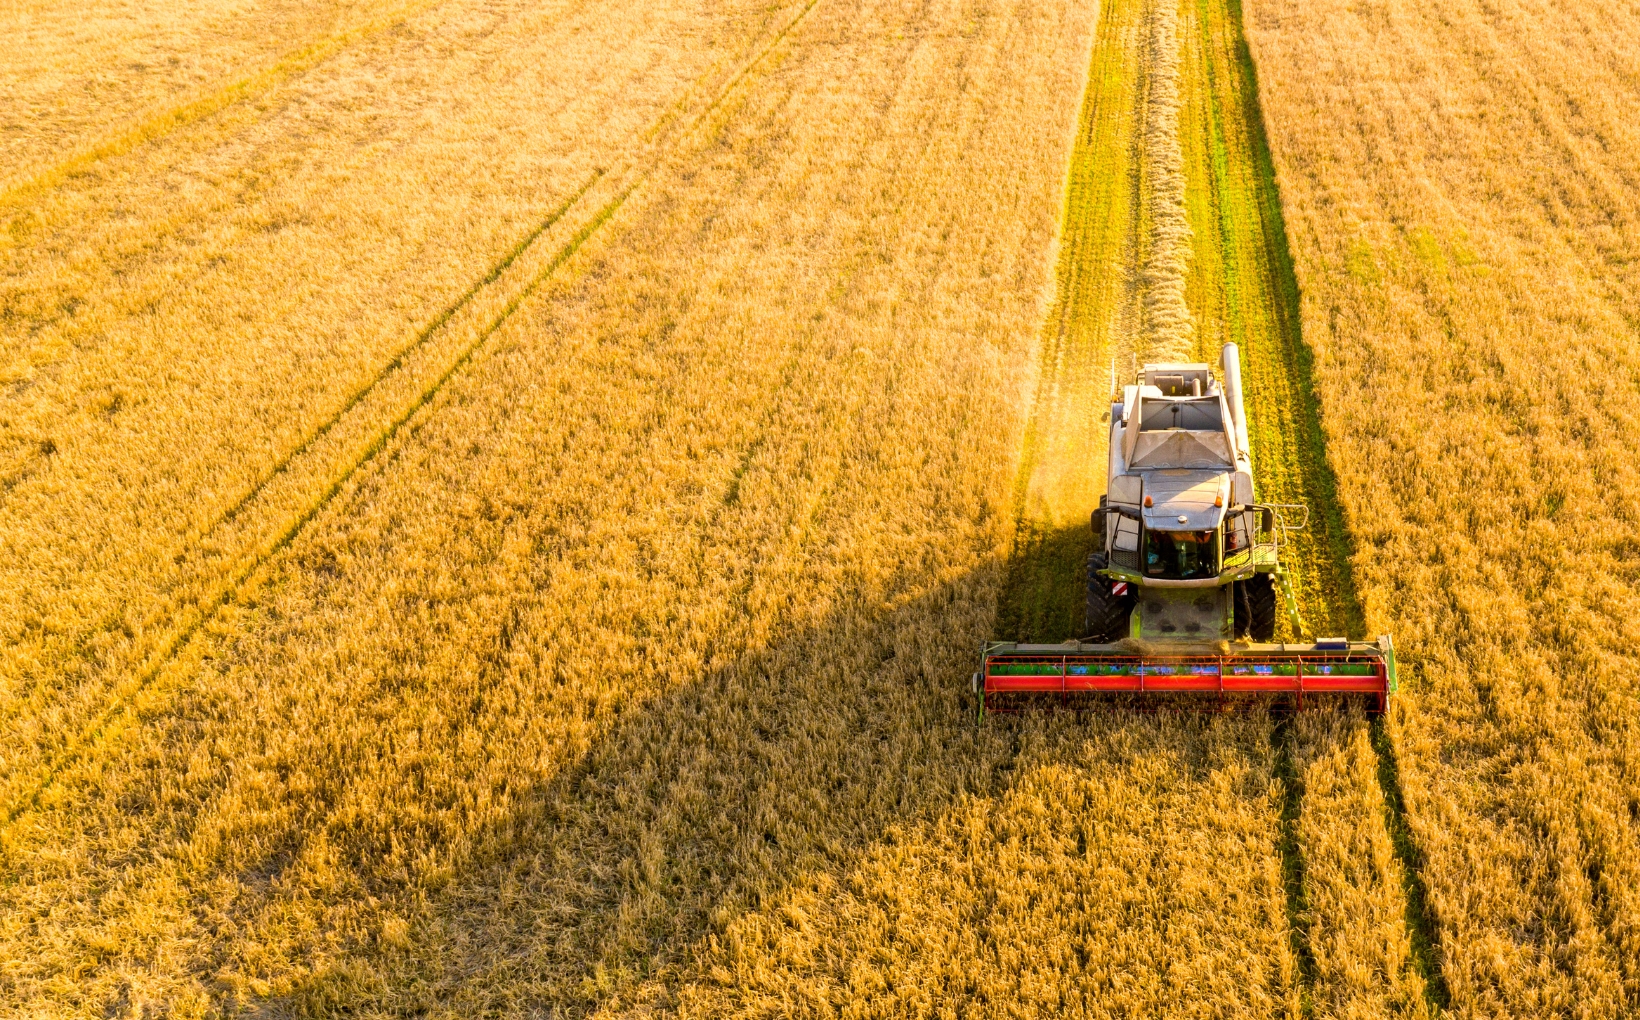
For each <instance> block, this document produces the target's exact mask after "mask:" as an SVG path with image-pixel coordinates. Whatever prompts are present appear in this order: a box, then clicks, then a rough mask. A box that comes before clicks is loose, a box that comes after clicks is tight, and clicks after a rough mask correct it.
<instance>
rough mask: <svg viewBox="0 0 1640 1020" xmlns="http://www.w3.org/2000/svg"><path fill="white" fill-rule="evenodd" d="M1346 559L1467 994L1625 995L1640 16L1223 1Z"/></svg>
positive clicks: (1451, 970)
mask: <svg viewBox="0 0 1640 1020" xmlns="http://www.w3.org/2000/svg"><path fill="white" fill-rule="evenodd" d="M1249 22H1250V23H1249V26H1248V29H1249V36H1250V38H1251V41H1252V43H1253V51H1254V54H1255V55H1256V57H1257V60H1258V66H1259V71H1260V76H1261V89H1262V95H1263V97H1264V102H1265V109H1266V111H1267V113H1268V115H1269V124H1270V126H1271V131H1272V138H1271V143H1272V149H1273V152H1274V156H1275V165H1276V167H1277V170H1278V173H1279V176H1280V181H1281V194H1282V199H1283V204H1284V207H1285V209H1286V213H1287V222H1288V224H1289V226H1290V228H1291V230H1292V237H1293V242H1294V255H1295V262H1296V265H1297V271H1298V278H1299V282H1300V283H1301V284H1302V285H1303V294H1304V300H1303V316H1304V331H1305V336H1306V339H1308V340H1309V341H1310V343H1311V344H1312V345H1313V346H1314V347H1315V349H1316V352H1317V357H1316V368H1315V378H1316V389H1317V392H1318V394H1319V396H1320V400H1321V409H1322V411H1323V414H1324V416H1323V419H1322V421H1323V422H1324V425H1325V434H1326V439H1327V444H1328V453H1329V457H1330V458H1331V460H1332V462H1333V464H1334V465H1335V467H1336V469H1337V476H1338V487H1339V495H1340V501H1341V504H1342V506H1343V508H1344V512H1345V515H1346V518H1347V520H1348V522H1349V524H1350V527H1351V534H1352V535H1353V536H1354V537H1355V540H1356V543H1357V549H1356V555H1355V558H1354V568H1355V571H1356V574H1357V577H1358V585H1359V590H1360V593H1361V597H1362V600H1363V602H1364V606H1365V610H1366V617H1367V619H1368V620H1369V621H1370V622H1372V623H1373V624H1374V630H1378V629H1383V630H1389V631H1392V632H1394V633H1395V635H1396V638H1397V643H1398V644H1399V645H1400V646H1401V647H1402V648H1404V649H1405V650H1406V653H1407V660H1408V662H1409V664H1410V668H1408V669H1406V670H1404V671H1403V674H1402V675H1403V677H1404V678H1405V679H1406V686H1405V690H1404V692H1403V696H1402V698H1401V699H1400V701H1399V704H1400V705H1401V706H1402V707H1403V710H1402V711H1400V712H1398V713H1397V714H1396V716H1395V719H1394V725H1393V727H1392V729H1391V734H1392V736H1393V738H1394V742H1395V744H1396V745H1397V747H1398V758H1399V764H1400V776H1401V784H1402V787H1403V788H1404V790H1405V793H1406V804H1407V809H1408V812H1409V822H1410V827H1411V830H1412V833H1413V836H1414V842H1415V844H1416V846H1417V848H1418V850H1419V851H1420V853H1421V858H1422V861H1421V863H1422V873H1423V878H1424V880H1425V882H1426V884H1427V886H1428V889H1429V904H1430V908H1431V910H1430V912H1431V915H1432V918H1433V921H1434V925H1435V931H1436V932H1437V933H1438V937H1439V948H1440V953H1439V963H1440V969H1441V973H1442V976H1443V977H1444V979H1445V984H1446V986H1447V987H1448V988H1449V989H1450V995H1451V1002H1452V1006H1453V1008H1454V1011H1455V1012H1457V1013H1458V1014H1459V1015H1464V1016H1522V1017H1524V1016H1532V1017H1561V1016H1564V1017H1572V1016H1577V1017H1620V1016H1632V1015H1634V1014H1635V1013H1636V1011H1637V1010H1640V892H1637V890H1640V709H1637V704H1636V695H1637V686H1636V684H1635V681H1634V676H1635V667H1636V657H1635V654H1634V649H1635V648H1636V638H1637V637H1640V634H1637V632H1636V629H1635V624H1634V621H1635V620H1636V619H1640V615H1637V610H1640V597H1637V595H1636V587H1635V585H1636V582H1637V581H1640V577H1637V575H1636V572H1635V570H1634V565H1633V557H1632V550H1633V549H1634V548H1636V547H1637V545H1640V516H1637V514H1636V511H1635V502H1634V498H1633V493H1634V492H1635V490H1636V486H1637V483H1640V477H1637V475H1640V470H1637V466H1636V465H1637V463H1640V440H1637V438H1636V437H1637V436H1640V430H1637V428H1636V425H1637V420H1640V416H1637V415H1636V413H1635V393H1636V376H1637V369H1640V363H1637V361H1636V355H1635V350H1636V346H1635V340H1636V325H1635V319H1634V313H1633V309H1634V308H1635V307H1636V306H1637V298H1640V171H1637V170H1636V167H1637V165H1640V164H1637V162H1636V160H1635V154H1636V153H1640V122H1637V121H1636V119H1635V118H1634V116H1633V111H1634V108H1635V103H1636V100H1637V98H1640V96H1637V89H1636V84H1635V83H1636V80H1637V77H1636V76H1637V66H1636V63H1635V54H1636V53H1637V52H1640V20H1637V19H1636V18H1635V17H1634V11H1633V9H1632V6H1631V5H1629V4H1624V3H1603V2H1596V3H1590V4H1555V3H1529V2H1516V0H1505V2H1502V3H1482V2H1469V0H1441V2H1437V3H1426V4H1412V3H1401V2H1396V0H1373V2H1369V3H1344V2H1341V0H1340V2H1322V3H1309V2H1304V3H1297V2H1286V0H1258V2H1256V3H1252V4H1251V5H1250V12H1249Z"/></svg>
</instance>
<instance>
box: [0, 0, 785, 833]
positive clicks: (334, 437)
mask: <svg viewBox="0 0 1640 1020" xmlns="http://www.w3.org/2000/svg"><path fill="white" fill-rule="evenodd" d="M742 14H743V12H740V11H737V10H735V9H733V8H727V9H724V8H719V7H718V6H716V5H697V6H694V7H688V6H683V7H679V8H666V9H659V8H654V7H652V6H647V5H645V6H629V7H627V8H609V7H597V8H596V9H594V8H592V7H590V6H587V5H582V6H580V7H571V8H567V9H566V8H560V9H558V10H553V11H546V12H539V13H537V12H535V11H532V10H530V9H527V8H520V9H519V10H517V11H513V12H510V13H509V11H508V9H507V8H504V7H503V8H500V9H491V8H489V7H487V6H486V5H476V6H474V7H471V8H464V7H462V6H460V5H453V6H450V5H447V6H445V7H441V8H440V9H439V10H438V12H436V15H429V16H428V17H427V20H425V21H423V22H412V23H411V25H410V26H408V27H407V28H406V30H405V31H403V32H400V33H396V34H390V35H388V36H384V37H381V38H379V39H377V40H375V41H373V42H371V43H369V44H367V45H361V46H359V47H356V48H354V49H352V50H349V51H347V52H346V53H344V54H342V55H341V56H339V57H337V58H336V59H334V60H333V61H331V62H330V63H328V64H326V65H325V66H324V67H323V68H321V69H320V70H319V71H316V72H315V73H314V74H312V75H308V76H306V77H303V78H302V79H301V80H300V81H298V82H295V83H293V84H291V85H290V86H288V87H287V88H286V89H285V90H284V91H281V92H278V93H277V94H276V96H275V100H276V105H275V106H274V107H273V108H272V109H271V110H268V111H260V110H256V109H253V108H251V107H235V108H233V109H231V110H229V111H227V112H226V113H225V114H224V115H223V116H222V117H220V118H214V119H211V120H209V121H207V122H205V123H204V124H202V126H201V128H200V131H199V132H197V133H183V134H182V135H179V136H173V137H171V138H169V139H167V142H166V144H165V145H163V146H153V147H147V148H143V149H141V150H139V151H137V152H134V153H132V154H131V155H130V156H129V157H127V158H126V159H123V160H110V161H108V162H107V163H106V164H105V165H104V167H103V169H102V171H101V173H100V175H99V176H97V177H94V178H90V179H88V180H87V181H85V182H83V183H80V184H76V185H74V186H71V187H65V188H62V189H59V190H57V191H55V192H53V193H52V194H51V195H50V197H49V199H48V200H46V201H45V202H44V203H43V204H42V205H39V206H37V207H35V208H34V209H33V215H34V216H35V219H34V220H33V221H31V222H34V223H36V225H37V226H39V231H38V232H37V233H35V234H33V235H30V236H31V238H32V239H31V240H30V241H29V243H28V244H23V245H18V246H16V247H14V248H13V249H11V250H9V251H7V253H6V261H5V268H6V275H5V282H4V284H3V291H0V300H3V301H4V302H5V307H6V312H7V315H6V319H5V322H6V323H7V325H6V327H5V333H4V337H3V345H4V349H5V352H6V356H9V357H11V358H12V359H14V364H15V365H16V366H17V368H16V372H17V375H16V377H15V379H14V384H13V386H12V387H11V388H10V389H9V390H8V391H7V392H6V394H5V397H4V402H3V411H0V414H3V416H4V417H3V418H0V422H3V445H4V447H5V450H6V456H8V457H9V459H8V460H7V462H6V466H5V470H6V471H7V472H8V474H7V475H6V477H5V481H4V483H3V489H4V492H3V496H0V501H3V502H0V527H3V528H4V535H5V542H6V545H7V548H8V550H9V554H8V556H7V557H6V561H5V563H4V565H3V567H0V634H3V636H4V641H5V643H6V645H7V648H8V651H9V654H8V655H7V657H6V660H5V663H4V667H3V669H0V684H3V685H4V686H3V690H0V713H3V717H4V719H5V730H4V732H5V733H6V734H7V739H6V741H5V745H6V746H5V749H4V751H3V752H0V755H3V756H4V758H3V760H4V763H5V770H4V782H3V783H0V789H3V791H4V797H5V799H6V800H7V801H8V802H11V801H14V800H15V798H16V797H18V796H25V795H26V791H27V790H28V789H30V788H31V787H32V785H33V784H35V783H37V782H38V781H39V779H40V777H41V775H42V770H49V763H50V761H51V760H52V759H53V758H54V757H56V756H58V755H60V754H62V753H64V752H65V750H66V745H67V744H69V743H71V742H72V741H73V740H75V739H77V738H78V737H79V736H80V735H81V734H82V733H83V732H85V731H86V728H87V726H91V727H92V728H95V725H96V720H97V719H98V718H99V717H100V714H101V713H103V712H104V711H106V710H107V707H108V706H109V705H110V703H111V701H110V698H111V697H112V698H113V699H114V700H115V701H117V700H118V697H119V696H120V695H119V692H120V690H121V689H122V688H121V685H122V683H124V681H125V680H126V679H128V678H130V677H132V676H136V677H139V678H140V677H142V676H144V675H146V674H147V673H148V672H150V671H151V669H152V667H151V666H149V665H145V663H150V662H157V661H163V658H164V656H165V655H167V654H169V651H170V650H171V649H174V648H175V647H176V644H177V642H178V641H179V640H181V639H182V637H184V636H185V635H186V634H187V633H188V632H189V631H190V629H191V628H192V627H195V626H197V625H198V623H199V621H200V620H201V619H203V618H204V617H205V616H206V615H207V614H208V613H209V612H210V610H211V607H212V606H214V605H215V604H216V603H217V602H218V601H219V600H220V599H221V598H223V597H225V596H226V594H227V593H228V592H229V591H231V587H232V583H233V582H234V581H235V580H236V579H238V578H240V577H242V576H244V574H245V572H246V571H248V570H251V569H254V567H255V565H256V564H257V563H258V562H259V561H260V559H261V558H262V557H263V556H265V555H266V554H267V552H268V551H269V550H270V549H271V548H272V547H274V546H276V545H277V544H278V543H279V542H280V541H281V540H282V538H283V536H284V535H285V534H286V533H287V530H288V528H289V527H290V525H291V523H292V522H293V521H296V520H299V519H300V518H301V516H302V515H303V514H305V513H307V512H308V511H309V510H310V508H311V507H313V506H314V505H315V503H316V501H317V500H318V499H319V498H320V497H321V495H322V493H324V491H325V490H326V487H327V486H328V485H329V484H330V482H331V480H332V479H334V478H335V477H336V476H337V473H338V472H339V471H342V470H344V469H345V467H346V465H347V464H349V463H352V462H354V461H355V460H356V459H357V458H358V456H359V454H360V451H361V450H362V449H364V448H367V447H368V446H369V445H370V444H371V443H373V442H376V441H377V439H378V437H379V432H380V428H381V426H382V424H383V423H384V422H387V421H391V420H393V419H394V416H395V415H396V414H397V413H398V410H399V409H400V408H402V407H404V406H406V405H407V404H409V403H410V402H412V401H413V400H414V399H415V397H416V395H417V394H419V393H421V392H423V391H424V390H425V389H426V387H427V386H429V385H431V383H432V382H433V381H434V380H436V379H437V378H438V377H439V376H440V375H441V374H442V373H443V372H444V371H445V370H446V369H447V368H448V366H449V365H450V364H451V363H452V362H453V361H454V360H455V359H456V358H457V357H458V356H459V353H460V352H461V351H462V350H464V349H465V348H466V347H467V346H468V345H469V344H470V343H471V342H472V340H473V338H474V337H475V336H477V335H479V334H480V333H481V332H482V331H483V330H484V329H485V328H487V326H488V324H489V323H491V322H493V321H494V320H495V318H496V316H497V315H499V314H500V312H501V311H502V309H504V308H505V307H507V305H508V303H509V302H511V301H513V300H515V299H516V298H517V296H518V294H519V293H520V291H521V290H522V289H523V288H525V287H526V286H527V285H528V282H529V281H530V280H532V279H534V278H535V277H536V276H538V275H539V273H540V272H541V270H542V269H543V268H544V267H546V266H548V265H550V264H551V262H552V261H553V259H555V258H557V253H558V252H560V250H561V249H562V248H563V246H564V245H565V244H566V243H567V242H568V241H569V239H570V238H572V237H573V236H574V233H575V231H576V230H577V229H579V228H580V227H581V226H582V225H583V223H584V221H585V220H586V218H587V216H588V214H587V213H585V212H582V208H583V207H590V208H592V209H596V208H599V207H600V206H601V204H605V203H607V202H608V201H609V200H610V195H611V193H612V192H613V193H618V191H619V189H620V188H622V187H626V186H629V185H630V183H631V178H632V175H633V174H634V173H636V172H641V170H642V169H643V167H644V166H647V165H652V163H653V161H654V159H655V158H656V152H657V151H663V150H657V146H664V145H665V144H666V140H667V138H669V137H670V135H671V134H675V133H676V131H677V130H679V129H680V128H681V126H683V125H686V124H687V123H688V122H689V121H688V118H689V116H692V115H693V116H698V115H699V113H700V111H701V109H703V108H704V107H705V106H706V104H708V103H709V101H710V100H711V98H712V95H713V93H712V91H711V90H712V89H714V88H719V87H721V85H722V84H723V83H724V82H725V81H726V80H727V79H728V78H729V77H730V76H732V74H733V73H734V72H735V70H736V68H737V67H738V65H739V64H740V63H743V62H744V60H745V59H746V54H747V53H748V52H750V51H751V49H755V45H757V44H758V43H759V41H760V40H761V41H763V42H766V41H767V40H766V37H767V36H768V35H769V34H770V33H772V32H774V31H776V30H778V28H779V26H780V25H782V24H785V23H786V21H787V20H789V17H790V14H791V9H786V10H778V9H775V10H765V9H763V8H759V9H758V10H757V12H756V13H755V15H752V16H744V17H743V16H742ZM634 24H639V25H641V27H640V28H634V27H633V26H634ZM472 39H478V40H481V41H480V42H479V43H477V44H470V40H472ZM576 39H581V40H582V41H583V43H584V44H585V45H590V46H594V47H598V48H601V49H602V50H603V51H604V58H603V61H602V64H601V66H600V70H599V74H600V76H599V77H597V78H596V79H594V80H592V81H590V82H589V81H588V79H587V74H588V72H587V70H586V68H585V66H584V62H583V61H582V60H581V58H580V57H579V56H578V54H577V51H576V50H575V49H574V48H573V47H572V46H571V45H570V44H571V42H572V41H573V40H576ZM663 51H664V52H667V53H668V54H669V59H667V60H666V61H658V60H657V53H659V52H663ZM369 97H375V98H374V99H370V98H369ZM452 109H463V110H465V111H466V116H465V117H455V116H451V114H450V111H451V110H452ZM309 124H319V125H323V130H320V131H314V130H313V129H311V128H308V127H305V126H304V125H309ZM600 170H602V171H603V176H602V177H600V176H599V171H600ZM200 180H203V182H204V183H202V184H199V185H192V186H190V185H189V184H188V182H190V181H200ZM593 181H596V182H598V184H599V187H597V188H593V189H592V190H591V191H590V192H589V191H587V188H588V185H589V182H593ZM435 183H436V187H435ZM174 192H180V193H181V195H182V197H180V198H177V199H174V200H169V201H167V200H166V199H165V197H164V196H166V195H168V194H171V193H174ZM566 203H568V204H566ZM571 206H573V208H571ZM536 234H539V236H535V235H536ZM532 236H533V237H534V241H533V243H531V244H528V245H527V246H525V247H524V248H523V249H522V250H521V249H520V248H519V247H517V246H518V244H519V241H520V239H521V238H523V239H529V238H531V237H532Z"/></svg>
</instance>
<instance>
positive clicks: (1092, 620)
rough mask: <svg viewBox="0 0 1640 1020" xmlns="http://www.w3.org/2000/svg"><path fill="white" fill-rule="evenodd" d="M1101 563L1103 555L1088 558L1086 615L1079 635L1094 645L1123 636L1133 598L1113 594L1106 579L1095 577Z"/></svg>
mask: <svg viewBox="0 0 1640 1020" xmlns="http://www.w3.org/2000/svg"><path fill="white" fill-rule="evenodd" d="M1105 562H1106V561H1105V554H1104V553H1094V554H1093V555H1092V556H1089V557H1088V615H1087V621H1086V626H1085V627H1084V629H1083V632H1084V633H1085V634H1086V635H1087V636H1088V637H1087V639H1088V640H1089V641H1092V642H1093V643H1094V644H1111V643H1112V642H1115V641H1120V640H1122V639H1123V638H1125V637H1127V636H1128V620H1129V618H1131V617H1132V615H1133V595H1132V594H1125V595H1118V594H1116V593H1115V592H1114V591H1113V590H1112V589H1111V582H1110V578H1108V577H1101V576H1099V571H1101V570H1103V569H1105ZM1129 591H1130V592H1131V589H1129Z"/></svg>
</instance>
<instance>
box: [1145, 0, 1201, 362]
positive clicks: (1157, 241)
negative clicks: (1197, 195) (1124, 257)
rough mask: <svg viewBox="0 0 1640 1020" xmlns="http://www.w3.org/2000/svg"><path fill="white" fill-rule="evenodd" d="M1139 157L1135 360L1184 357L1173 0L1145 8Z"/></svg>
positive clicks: (1188, 333)
mask: <svg viewBox="0 0 1640 1020" xmlns="http://www.w3.org/2000/svg"><path fill="white" fill-rule="evenodd" d="M1145 22H1146V24H1145V29H1146V33H1147V35H1148V39H1147V45H1146V66H1145V70H1144V88H1145V107H1144V125H1145V134H1144V142H1143V145H1144V156H1143V160H1142V167H1143V169H1142V185H1141V192H1140V194H1141V201H1142V202H1143V203H1144V214H1143V216H1142V222H1143V223H1144V225H1145V233H1144V236H1143V238H1142V240H1141V243H1142V244H1143V246H1144V270H1143V281H1144V314H1143V317H1142V319H1141V323H1140V335H1139V340H1138V351H1139V356H1140V360H1141V361H1190V360H1193V359H1194V357H1195V355H1196V341H1195V330H1194V327H1193V325H1192V323H1191V319H1190V308H1189V306H1188V305H1186V303H1185V277H1186V275H1187V274H1188V273H1189V271H1190V221H1189V219H1188V217H1187V216H1186V214H1185V166H1184V152H1183V149H1182V148H1181V146H1180V144H1179V109H1180V105H1181V104H1180V86H1181V75H1180V67H1181V63H1182V61H1181V56H1180V40H1179V12H1178V3H1177V0H1151V2H1150V3H1149V4H1148V5H1147V9H1146V12H1145Z"/></svg>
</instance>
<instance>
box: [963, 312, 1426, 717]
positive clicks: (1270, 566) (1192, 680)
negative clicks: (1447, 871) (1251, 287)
mask: <svg viewBox="0 0 1640 1020" xmlns="http://www.w3.org/2000/svg"><path fill="white" fill-rule="evenodd" d="M1220 368H1221V372H1222V379H1220V378H1215V376H1214V373H1213V368H1212V366H1211V365H1207V364H1199V363H1198V364H1148V365H1145V366H1144V367H1143V368H1142V369H1141V370H1140V371H1139V373H1138V377H1137V378H1136V379H1135V380H1134V383H1133V384H1132V385H1130V386H1125V387H1123V388H1122V392H1121V394H1120V400H1118V401H1117V402H1115V403H1113V404H1112V405H1111V414H1110V455H1109V461H1108V468H1107V474H1106V490H1105V496H1104V497H1102V498H1101V500H1100V506H1099V509H1097V510H1095V511H1094V512H1093V522H1092V523H1093V532H1094V539H1095V543H1094V544H1095V550H1094V552H1093V553H1092V555H1090V556H1089V557H1088V563H1087V579H1088V580H1087V615H1086V628H1085V632H1084V636H1083V638H1082V639H1081V640H1077V641H1071V642H1067V643H1065V644H1061V645H1024V644H1015V643H1013V642H994V643H992V644H990V645H987V646H986V649H985V656H984V662H983V664H982V669H981V671H980V672H979V673H976V674H975V675H974V687H975V693H976V694H978V695H979V711H980V713H981V715H983V714H984V712H985V710H986V707H987V706H988V705H993V704H995V705H998V706H1000V705H1001V704H1002V703H1004V702H1005V701H1006V700H1008V698H1009V697H1010V696H1012V695H1040V694H1054V693H1057V694H1059V695H1060V696H1061V697H1062V698H1065V699H1068V697H1069V696H1070V695H1071V694H1073V693H1083V692H1086V693H1137V694H1144V693H1182V692H1193V693H1203V692H1208V693H1215V694H1216V695H1217V696H1218V699H1219V701H1220V702H1223V701H1224V700H1225V697H1226V696H1227V695H1236V694H1271V693H1275V694H1288V695H1292V698H1293V700H1294V701H1296V702H1297V703H1298V704H1300V705H1301V704H1302V702H1303V696H1304V694H1305V693H1306V692H1335V693H1346V694H1366V695H1369V696H1371V697H1369V709H1371V710H1376V711H1382V710H1383V709H1384V707H1385V703H1386V701H1385V699H1386V698H1387V697H1388V695H1389V694H1390V693H1391V692H1392V691H1393V690H1394V688H1395V653H1394V648H1393V646H1392V644H1391V642H1390V639H1389V638H1388V637H1380V638H1379V639H1378V641H1377V642H1374V643H1367V642H1352V641H1349V640H1346V639H1344V638H1322V639H1319V640H1313V641H1311V640H1306V637H1305V632H1304V622H1303V619H1302V618H1301V616H1300V615H1299V609H1298V600H1297V598H1296V597H1295V595H1294V592H1293V584H1292V578H1291V575H1290V573H1289V572H1288V569H1287V565H1286V563H1284V561H1283V558H1282V551H1283V547H1284V545H1285V543H1286V540H1287V538H1288V535H1289V533H1290V532H1292V531H1297V530H1301V529H1303V528H1304V527H1305V525H1306V524H1307V523H1308V517H1309V512H1308V510H1307V509H1306V508H1305V507H1303V506H1295V505H1291V504H1279V503H1261V502H1259V501H1258V500H1257V498H1256V496H1255V494H1254V492H1253V461H1252V450H1251V447H1250V445H1249V443H1248V439H1247V416H1246V411H1245V406H1244V404H1243V402H1242V387H1241V364H1240V360H1239V354H1238V351H1237V349H1236V345H1235V344H1225V345H1224V349H1223V351H1222V354H1221V357H1220ZM1278 602H1279V608H1280V609H1282V610H1285V615H1286V617H1287V619H1288V622H1289V625H1290V630H1291V632H1292V640H1290V641H1285V642H1282V643H1279V644H1274V643H1272V642H1273V641H1274V638H1275V633H1276V626H1277V615H1278Z"/></svg>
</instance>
